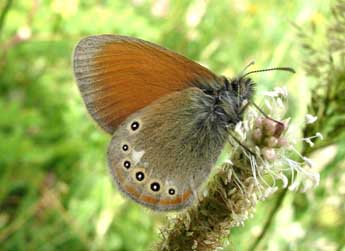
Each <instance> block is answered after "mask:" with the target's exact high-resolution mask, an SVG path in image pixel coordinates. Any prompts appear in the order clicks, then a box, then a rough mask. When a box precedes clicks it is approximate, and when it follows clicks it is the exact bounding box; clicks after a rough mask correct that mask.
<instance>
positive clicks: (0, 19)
mask: <svg viewBox="0 0 345 251" xmlns="http://www.w3.org/2000/svg"><path fill="white" fill-rule="evenodd" d="M12 3H13V0H7V2H6V3H5V6H4V8H3V10H2V12H1V14H0V37H1V33H2V29H3V27H4V25H5V20H6V16H7V14H8V11H9V10H10V8H11V6H12Z"/></svg>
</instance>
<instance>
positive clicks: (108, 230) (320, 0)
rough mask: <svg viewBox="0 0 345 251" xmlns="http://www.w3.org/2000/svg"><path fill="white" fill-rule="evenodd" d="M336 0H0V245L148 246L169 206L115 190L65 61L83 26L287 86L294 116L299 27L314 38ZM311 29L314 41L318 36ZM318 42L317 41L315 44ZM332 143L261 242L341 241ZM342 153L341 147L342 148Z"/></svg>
mask: <svg viewBox="0 0 345 251" xmlns="http://www.w3.org/2000/svg"><path fill="white" fill-rule="evenodd" d="M332 3H333V1H324V0H313V1H304V0H296V1H279V0H267V1H259V0H257V1H249V0H228V1H226V0H224V1H212V0H209V1H207V0H194V1H172V0H170V1H169V0H151V1H148V0H147V1H146V0H130V1H127V0H121V1H120V0H114V1H110V0H108V1H107V0H97V1H91V0H55V1H54V0H27V1H24V0H23V1H19V0H17V1H15V0H13V1H11V0H1V1H0V250H1V251H12V250H20V251H21V250H23V251H24V250H112V251H117V250H124V251H125V250H128V251H132V250H135V251H141V250H143V251H146V250H150V247H151V245H152V243H154V241H157V240H158V238H159V227H160V226H161V225H162V224H164V221H165V216H164V215H160V214H155V213H153V212H151V211H149V210H147V209H144V208H142V207H140V206H138V205H136V204H134V203H132V202H129V201H127V200H125V199H123V198H122V197H121V195H120V194H119V192H118V191H117V190H116V188H114V187H113V186H112V182H111V179H110V176H109V175H108V170H107V166H106V159H105V152H106V147H107V144H108V142H109V139H110V137H109V135H107V134H106V133H104V132H102V131H101V130H100V129H99V128H98V127H97V126H96V124H95V123H94V122H93V121H92V120H91V118H90V117H89V115H88V114H87V111H86V109H85V108H84V106H83V103H82V100H81V97H80V95H79V93H78V90H77V86H76V84H75V82H74V79H73V74H72V69H71V55H72V51H73V47H74V46H75V44H76V43H77V42H78V41H79V40H80V39H81V38H82V37H84V36H86V35H92V34H101V33H113V34H122V35H129V36H136V37H140V38H143V39H146V40H149V41H152V42H155V43H158V44H161V45H163V46H165V47H168V48H170V49H173V50H175V51H177V52H179V53H181V54H184V55H186V56H188V57H190V58H192V59H194V60H196V61H198V62H200V63H202V64H203V65H206V66H207V67H209V68H210V69H212V70H213V71H215V72H217V73H219V74H225V75H227V76H234V75H236V73H239V72H240V71H241V70H242V69H243V68H244V66H245V65H246V64H247V63H249V62H250V61H252V60H255V62H256V65H255V66H254V68H265V67H273V66H292V67H294V68H295V69H296V70H297V74H295V75H293V76H291V75H289V74H285V73H280V72H270V73H267V74H266V73H265V74H257V75H255V76H253V77H254V79H255V81H257V82H258V92H259V93H260V92H261V91H263V90H270V89H272V88H273V87H274V86H287V87H288V89H289V93H290V95H291V97H290V110H291V111H290V114H291V116H292V117H293V119H294V121H296V122H297V123H300V124H301V121H303V114H304V113H305V112H306V109H307V108H306V107H307V102H308V101H309V98H310V88H311V87H312V86H314V85H315V83H316V82H315V79H313V78H309V77H308V76H307V75H306V73H305V71H304V67H303V61H304V59H305V54H304V51H303V48H302V46H301V43H300V41H299V39H298V36H297V33H298V32H297V29H296V28H295V27H294V26H295V25H298V26H299V27H302V29H304V28H306V29H307V30H312V31H313V32H314V33H315V34H316V35H315V36H314V37H315V41H316V43H318V41H319V40H320V41H321V40H322V38H319V37H318V36H317V34H322V31H323V30H325V29H326V27H327V25H328V22H329V21H330V15H331V14H330V13H331V11H330V7H331V5H332ZM318 39H319V40H318ZM315 41H314V42H315ZM339 147H340V148H341V145H340V146H339V145H331V146H329V147H327V148H325V149H321V151H322V152H321V153H317V154H315V155H314V159H315V158H316V163H317V168H318V170H320V172H321V183H320V186H319V187H318V188H317V189H316V190H314V191H310V192H308V193H306V194H299V193H297V194H294V193H292V192H289V193H288V195H287V197H286V198H285V200H284V202H283V203H282V205H280V209H279V211H278V213H277V216H276V217H275V218H274V219H273V220H272V222H271V223H270V224H271V226H270V228H269V231H268V232H267V234H266V235H265V236H264V237H263V239H262V241H261V243H260V245H259V246H258V247H257V250H322V251H345V247H344V243H345V205H344V200H345V199H344V198H345V172H344V170H345V161H344V158H343V157H342V155H341V154H340V153H339V152H338V151H337V149H339ZM343 153H344V151H343ZM274 200H275V198H274V197H273V198H271V199H268V200H267V201H266V202H264V203H260V204H259V206H258V208H257V212H256V214H255V215H254V217H253V218H252V219H251V220H249V221H247V222H246V225H245V226H244V227H240V228H236V229H233V231H232V234H231V236H230V237H229V244H228V246H227V247H226V248H225V250H241V251H242V250H248V249H249V248H250V246H251V245H252V243H253V242H254V241H255V240H256V239H257V238H258V235H259V234H260V232H261V230H262V228H263V222H264V221H265V220H266V217H267V211H268V210H270V209H271V208H272V207H273V202H274Z"/></svg>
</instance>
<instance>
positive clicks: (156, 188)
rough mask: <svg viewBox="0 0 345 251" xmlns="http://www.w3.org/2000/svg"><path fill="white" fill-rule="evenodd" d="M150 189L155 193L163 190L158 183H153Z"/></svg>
mask: <svg viewBox="0 0 345 251" xmlns="http://www.w3.org/2000/svg"><path fill="white" fill-rule="evenodd" d="M150 188H151V190H152V191H153V192H158V191H159V189H160V188H161V186H160V185H159V183H158V182H153V183H151V186H150Z"/></svg>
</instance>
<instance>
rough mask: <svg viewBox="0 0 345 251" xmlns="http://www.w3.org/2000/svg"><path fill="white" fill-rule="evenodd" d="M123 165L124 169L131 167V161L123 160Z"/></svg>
mask: <svg viewBox="0 0 345 251" xmlns="http://www.w3.org/2000/svg"><path fill="white" fill-rule="evenodd" d="M123 167H124V168H126V169H129V168H130V167H131V162H130V161H128V160H125V161H124V162H123Z"/></svg>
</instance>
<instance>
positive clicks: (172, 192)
mask: <svg viewBox="0 0 345 251" xmlns="http://www.w3.org/2000/svg"><path fill="white" fill-rule="evenodd" d="M175 193H176V190H175V188H169V190H168V194H169V195H175Z"/></svg>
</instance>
